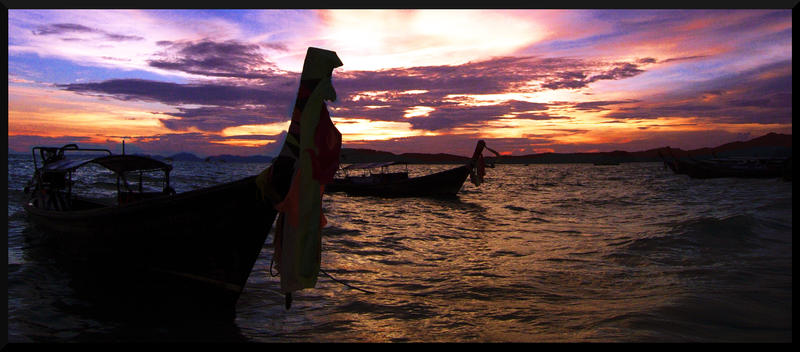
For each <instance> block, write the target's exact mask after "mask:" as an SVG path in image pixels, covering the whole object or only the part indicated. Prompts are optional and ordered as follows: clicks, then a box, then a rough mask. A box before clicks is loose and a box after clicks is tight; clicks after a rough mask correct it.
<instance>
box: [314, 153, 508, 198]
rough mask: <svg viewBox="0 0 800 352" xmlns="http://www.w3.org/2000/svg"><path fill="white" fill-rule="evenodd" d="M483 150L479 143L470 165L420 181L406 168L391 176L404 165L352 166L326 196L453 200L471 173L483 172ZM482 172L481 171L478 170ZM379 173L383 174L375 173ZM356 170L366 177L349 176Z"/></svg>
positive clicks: (432, 175) (365, 164) (329, 185)
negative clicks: (394, 168) (442, 198)
mask: <svg viewBox="0 0 800 352" xmlns="http://www.w3.org/2000/svg"><path fill="white" fill-rule="evenodd" d="M484 148H486V144H485V143H484V141H482V140H481V141H478V144H477V146H476V147H475V152H474V153H473V157H472V159H471V160H470V161H469V162H468V163H467V164H465V165H461V166H458V167H455V168H452V169H448V170H445V171H441V172H437V173H434V174H430V175H425V176H419V177H408V169H407V168H406V170H405V171H399V172H388V168H389V167H390V166H392V165H397V164H405V163H399V162H383V163H363V164H353V165H349V166H346V167H343V168H341V171H342V174H343V176H342V177H337V178H335V179H334V180H333V182H332V183H330V184H328V185H326V186H325V192H344V193H347V194H349V195H357V196H380V197H454V196H455V195H456V194H457V193H458V192H459V191H460V190H461V187H462V186H463V185H464V181H466V180H467V177H468V176H470V174H471V173H476V172H479V171H480V172H482V167H483V165H482V164H483V163H482V159H483V158H482V156H481V152H482V151H483V149H484ZM487 149H488V148H487ZM489 150H491V149H489ZM493 152H494V151H493ZM479 168H480V169H481V170H478V169H479ZM376 169H380V171H379V172H372V171H373V170H376ZM353 170H364V171H367V173H365V174H363V175H355V176H353V175H350V174H349V172H351V171H353ZM473 177H477V176H475V175H473Z"/></svg>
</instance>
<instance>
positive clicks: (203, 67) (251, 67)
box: [148, 39, 276, 79]
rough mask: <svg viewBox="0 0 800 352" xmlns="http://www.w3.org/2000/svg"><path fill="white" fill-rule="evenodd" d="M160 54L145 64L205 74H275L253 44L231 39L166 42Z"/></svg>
mask: <svg viewBox="0 0 800 352" xmlns="http://www.w3.org/2000/svg"><path fill="white" fill-rule="evenodd" d="M161 45H162V46H167V49H166V51H165V52H164V53H162V54H161V55H159V56H162V58H157V59H152V60H149V61H148V64H149V65H150V66H152V67H157V68H161V69H165V70H173V71H181V72H186V73H191V74H196V75H202V76H208V77H228V78H247V79H264V78H271V77H273V76H274V74H275V72H276V71H275V65H274V64H273V63H272V62H270V61H269V60H267V59H266V58H265V57H264V56H263V55H262V54H261V52H260V50H259V49H260V46H259V45H257V44H245V43H241V42H237V41H234V40H228V41H225V42H215V41H211V40H208V39H204V40H200V41H196V42H169V43H162V44H161Z"/></svg>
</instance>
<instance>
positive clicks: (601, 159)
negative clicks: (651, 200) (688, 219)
mask: <svg viewBox="0 0 800 352" xmlns="http://www.w3.org/2000/svg"><path fill="white" fill-rule="evenodd" d="M659 152H661V153H662V154H663V155H664V156H669V155H670V154H671V155H673V156H675V157H678V158H681V157H686V156H687V155H691V156H692V157H694V158H699V159H702V158H711V157H714V156H717V157H728V156H749V157H786V156H790V155H791V154H792V135H790V134H778V133H769V134H766V135H764V136H761V137H757V138H753V139H751V140H749V141H744V142H731V143H726V144H723V145H720V146H718V147H714V148H699V149H693V150H688V151H687V150H682V149H680V148H669V147H661V148H655V149H650V150H645V151H638V152H626V151H621V150H616V151H613V152H599V153H541V154H527V155H507V156H502V157H500V158H495V157H486V160H487V161H488V162H492V161H495V162H497V163H502V164H549V163H624V162H646V161H661V157H660V156H659ZM384 161H398V162H407V163H409V164H461V163H466V162H468V161H469V158H467V157H463V156H458V155H452V154H441V153H439V154H424V153H404V154H400V155H396V154H393V153H390V152H383V151H378V150H372V149H350V148H342V151H341V154H340V162H341V163H343V164H352V163H368V162H384Z"/></svg>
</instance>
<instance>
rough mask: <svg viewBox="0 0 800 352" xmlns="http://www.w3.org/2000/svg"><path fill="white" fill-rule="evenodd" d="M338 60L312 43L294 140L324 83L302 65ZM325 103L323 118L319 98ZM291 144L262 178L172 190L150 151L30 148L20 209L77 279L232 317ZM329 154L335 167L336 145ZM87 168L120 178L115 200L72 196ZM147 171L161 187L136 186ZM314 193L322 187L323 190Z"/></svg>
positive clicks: (277, 196) (291, 163)
mask: <svg viewBox="0 0 800 352" xmlns="http://www.w3.org/2000/svg"><path fill="white" fill-rule="evenodd" d="M337 66H341V62H340V61H339V60H338V57H336V53H334V52H332V51H327V50H322V49H316V48H309V50H308V53H307V55H306V61H305V63H304V67H303V76H302V77H301V81H300V89H299V91H298V98H297V101H296V103H295V112H294V114H293V116H292V124H291V125H290V129H289V137H287V138H290V139H292V140H293V141H295V142H296V141H300V133H299V132H297V131H299V125H300V124H301V123H302V124H305V123H307V122H308V121H307V120H306V115H303V114H302V111H303V109H304V107H305V106H306V104H309V103H307V101H308V100H309V98H308V94H309V93H310V92H316V91H315V87H317V85H318V84H319V82H322V81H324V79H322V77H320V78H317V79H306V71H307V70H309V67H310V68H311V69H310V70H309V71H314V72H313V75H317V76H322V75H325V74H327V76H328V81H329V80H330V78H329V77H330V75H331V73H332V71H333V69H334V68H335V67H337ZM323 88H324V89H327V91H331V92H332V91H333V90H332V87H323ZM326 98H327V97H326ZM318 101H319V102H321V101H322V100H321V99H318ZM322 110H324V114H325V116H327V109H326V108H325V107H324V104H323V105H322ZM315 111H316V110H315ZM312 114H313V113H312ZM301 116H302V121H301ZM319 121H322V119H321V118H320V120H319ZM316 123H317V122H312V124H316ZM317 131H319V129H317ZM288 144H289V143H288V142H287V143H285V144H284V150H283V152H282V153H281V154H280V155H279V156H278V157H277V158H276V159H275V160H273V162H272V164H271V165H270V167H269V168H268V169H267V170H266V171H269V173H268V181H267V183H266V184H264V183H262V182H261V181H260V180H261V175H259V176H250V177H245V178H242V179H240V180H237V181H233V182H229V183H225V184H220V185H216V186H212V187H208V188H202V189H197V190H192V191H187V192H183V193H177V194H176V193H175V191H174V190H173V189H172V187H171V186H170V185H169V173H170V171H171V170H172V167H171V166H170V165H168V164H165V163H163V162H161V161H158V160H155V159H152V158H148V157H143V156H137V155H125V154H124V149H123V154H121V155H112V153H111V152H110V151H108V150H106V149H81V148H79V147H78V146H77V145H74V144H70V145H65V146H63V147H60V148H59V147H34V148H33V156H34V165H35V173H34V176H33V179H32V180H31V182H30V184H29V186H28V187H26V193H29V194H30V198H29V201H28V202H27V203H26V204H25V205H24V208H25V210H26V212H27V214H28V215H29V219H30V220H31V221H32V222H33V223H34V224H35V226H36V227H37V228H39V229H41V230H42V231H41V232H42V233H43V234H44V239H45V243H49V244H54V245H55V246H54V247H55V248H56V249H57V251H58V253H59V254H61V255H58V257H59V258H62V259H66V260H67V261H66V262H67V263H68V264H69V265H68V267H70V268H71V269H72V270H71V271H72V272H73V273H77V274H80V275H74V276H75V277H81V280H80V281H81V282H89V284H90V285H91V287H93V288H96V289H109V290H113V292H114V293H119V292H123V291H124V292H126V293H128V294H130V295H131V296H132V297H134V300H132V301H130V302H135V303H136V304H139V303H142V302H145V303H144V304H145V305H149V304H150V303H160V304H159V305H158V307H159V308H158V309H162V308H165V309H172V308H176V309H180V311H181V312H186V311H189V310H190V311H192V312H193V313H199V314H201V315H204V316H215V317H216V316H220V315H221V316H223V317H227V318H230V317H233V316H234V315H235V304H236V302H237V300H238V298H239V296H240V294H241V293H242V290H243V288H244V286H245V283H246V282H247V278H248V276H249V275H250V273H251V270H252V268H253V265H254V264H255V262H256V259H257V257H258V255H259V253H260V252H261V249H262V247H264V242H265V240H266V238H267V235H268V233H269V232H270V229H271V227H272V225H273V223H274V221H275V219H276V216H277V215H278V211H277V210H276V209H275V207H274V205H275V204H277V202H280V201H281V200H283V199H284V198H285V197H286V196H287V193H288V192H289V188H290V185H291V184H292V177H293V175H294V174H295V166H296V165H295V162H296V161H297V156H298V155H299V151H297V150H296V147H294V146H290V145H288ZM123 145H124V144H123ZM37 152H38V153H39V156H40V157H41V162H42V165H39V163H38V162H37V155H36V153H37ZM335 152H336V155H335V159H336V160H335V162H336V163H337V164H336V165H338V149H337V150H336V151H335ZM87 153H95V154H96V153H101V154H102V155H100V156H97V155H94V156H91V157H89V156H87ZM68 154H70V155H74V154H80V156H81V157H80V158H70V157H68V156H69V155H68ZM88 165H97V166H100V167H103V168H105V169H107V170H110V171H111V172H113V173H114V174H115V175H116V176H117V196H116V199H115V200H113V201H111V202H110V201H109V200H108V199H106V200H92V199H89V198H87V197H83V196H81V195H77V194H73V193H74V192H73V187H72V186H73V182H72V178H73V176H76V174H85V173H84V172H83V171H88V170H83V169H82V168H86V167H87V166H88ZM334 168H335V166H334ZM78 169H81V172H76V171H77V170H78ZM153 171H155V172H156V173H163V179H162V181H163V184H162V188H161V189H160V190H157V191H152V188H150V189H145V188H143V186H142V183H141V182H142V176H141V175H142V174H143V173H147V172H153ZM266 171H265V172H264V173H262V175H265V174H267V173H266ZM315 171H316V170H315ZM136 174H139V185H138V186H136V185H134V186H131V185H130V184H129V182H128V181H129V180H128V178H130V177H131V175H132V176H133V178H134V179H135V177H136ZM146 179H147V180H151V181H152V177H148V178H146ZM264 187H266V188H267V189H266V191H265V188H264ZM318 187H319V186H318ZM311 191H312V192H316V194H319V189H317V190H311ZM99 295H101V296H102V295H103V294H99ZM183 308H187V309H183ZM134 309H136V308H134Z"/></svg>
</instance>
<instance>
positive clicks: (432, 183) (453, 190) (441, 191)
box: [325, 165, 470, 197]
mask: <svg viewBox="0 0 800 352" xmlns="http://www.w3.org/2000/svg"><path fill="white" fill-rule="evenodd" d="M469 171H470V169H469V167H468V166H466V165H465V166H459V167H456V168H453V169H450V170H445V171H442V172H438V173H435V174H430V175H425V176H420V177H412V178H407V179H400V180H398V179H395V180H391V181H389V182H381V183H375V184H363V183H354V182H350V181H349V180H347V179H335V180H333V182H332V183H330V184H328V185H326V186H325V192H344V193H347V194H350V195H365V196H379V197H455V196H456V194H457V193H458V192H459V191H460V190H461V187H462V186H463V185H464V181H466V179H467V176H469Z"/></svg>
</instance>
